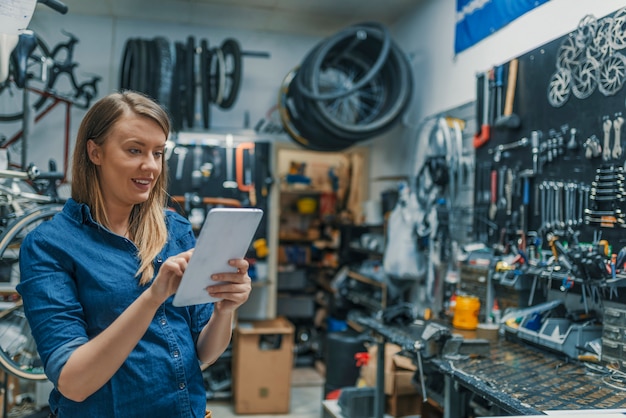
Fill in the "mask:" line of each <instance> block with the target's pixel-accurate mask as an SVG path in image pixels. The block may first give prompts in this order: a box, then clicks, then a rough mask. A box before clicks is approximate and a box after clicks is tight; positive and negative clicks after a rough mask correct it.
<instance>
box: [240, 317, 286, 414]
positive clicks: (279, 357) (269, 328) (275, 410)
mask: <svg viewBox="0 0 626 418" xmlns="http://www.w3.org/2000/svg"><path fill="white" fill-rule="evenodd" d="M294 332H295V327H294V326H293V324H292V323H291V322H289V321H288V320H287V319H285V318H283V317H278V318H276V319H270V320H263V321H252V322H239V323H238V324H237V326H236V327H235V331H234V335H233V365H232V367H233V397H234V403H235V413H237V414H287V413H289V403H290V397H291V371H292V368H293V341H294Z"/></svg>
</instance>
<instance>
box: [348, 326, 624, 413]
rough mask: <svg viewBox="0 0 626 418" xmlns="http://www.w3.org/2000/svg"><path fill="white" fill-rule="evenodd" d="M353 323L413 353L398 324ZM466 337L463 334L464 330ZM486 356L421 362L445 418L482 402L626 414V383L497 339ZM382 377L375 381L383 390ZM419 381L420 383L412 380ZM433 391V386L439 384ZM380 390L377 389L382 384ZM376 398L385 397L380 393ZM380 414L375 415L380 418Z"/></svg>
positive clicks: (508, 408)
mask: <svg viewBox="0 0 626 418" xmlns="http://www.w3.org/2000/svg"><path fill="white" fill-rule="evenodd" d="M354 321H355V322H357V323H358V324H359V325H361V326H362V327H363V328H365V329H368V330H370V331H371V332H372V333H373V334H374V335H376V336H377V337H379V338H380V339H381V340H382V341H380V343H381V344H384V343H385V342H391V343H394V344H397V345H400V346H401V347H402V348H403V349H404V350H406V351H407V352H408V353H409V354H411V352H412V351H413V353H412V354H415V355H416V353H415V348H414V347H415V344H414V342H415V337H414V336H413V335H411V333H410V331H409V332H407V331H406V329H405V328H404V327H402V326H393V325H392V326H390V325H386V324H383V323H382V322H380V321H378V320H377V319H373V318H371V317H358V318H354ZM454 331H455V330H454V329H452V332H454ZM464 335H465V338H468V337H467V332H464ZM489 351H490V355H489V356H488V357H475V358H467V357H463V358H458V359H453V360H452V359H446V358H443V357H441V356H435V357H432V358H430V359H426V360H424V364H423V369H424V372H425V376H426V377H425V382H426V383H425V386H426V389H427V396H428V397H429V398H434V399H435V400H436V401H437V402H438V403H440V405H441V406H442V407H443V411H444V418H459V417H464V416H467V413H468V412H469V401H470V399H472V398H474V399H475V398H476V397H479V398H482V399H483V400H485V401H487V402H486V404H489V405H493V406H494V407H495V408H497V409H496V411H501V414H502V415H506V414H510V415H541V414H544V413H545V412H544V411H548V410H582V409H586V410H589V409H606V410H608V409H611V410H622V409H624V410H626V391H625V390H626V379H625V382H620V381H616V380H612V379H611V376H609V375H608V374H602V373H600V372H599V371H598V370H597V369H595V368H593V369H592V368H588V367H586V366H585V365H584V364H583V363H579V362H572V361H567V360H566V359H565V358H564V357H562V356H559V355H557V354H554V353H551V352H548V351H545V350H543V349H540V348H536V347H531V346H529V345H526V344H525V343H523V342H517V341H510V340H508V339H506V338H505V337H504V336H500V338H499V339H498V341H497V342H492V343H491V344H490V350H489ZM383 379H384V376H379V377H378V380H377V389H378V390H377V392H382V390H383V389H382V388H383V387H384V380H383ZM414 380H415V381H416V383H419V379H414ZM441 380H443V385H440V386H439V387H438V388H437V389H440V390H436V389H433V388H434V386H433V385H432V383H437V384H440V383H441ZM381 384H382V386H379V385H381ZM380 396H384V394H381V395H380ZM380 417H382V415H378V418H380Z"/></svg>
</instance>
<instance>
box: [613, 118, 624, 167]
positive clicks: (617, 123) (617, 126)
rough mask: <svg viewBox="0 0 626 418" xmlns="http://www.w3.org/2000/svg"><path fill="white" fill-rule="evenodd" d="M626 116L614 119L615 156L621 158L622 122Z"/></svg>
mask: <svg viewBox="0 0 626 418" xmlns="http://www.w3.org/2000/svg"><path fill="white" fill-rule="evenodd" d="M623 123H624V118H623V117H621V116H618V117H616V118H615V120H614V121H613V129H614V130H615V139H614V140H613V141H614V142H613V158H619V157H621V156H622V124H623Z"/></svg>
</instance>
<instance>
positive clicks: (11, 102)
mask: <svg viewBox="0 0 626 418" xmlns="http://www.w3.org/2000/svg"><path fill="white" fill-rule="evenodd" d="M35 38H36V41H37V47H36V48H35V50H34V51H33V52H32V53H31V54H30V56H29V58H28V64H27V68H26V72H27V75H26V78H27V79H28V82H27V88H28V92H29V93H28V97H27V99H28V101H29V104H30V106H32V107H33V108H34V109H36V110H38V109H40V108H41V107H42V106H43V105H44V103H45V102H46V100H47V98H48V96H47V95H46V94H45V93H44V91H45V90H46V89H47V87H48V86H47V80H49V76H48V75H49V71H52V65H51V64H52V59H51V57H50V50H49V48H48V46H47V45H46V43H45V42H44V41H43V40H42V39H41V38H40V37H39V36H37V35H35ZM17 71H18V64H17V59H16V56H15V53H14V54H12V55H11V60H10V65H9V74H10V76H9V78H8V79H7V80H6V81H5V82H4V83H2V84H0V121H1V122H11V121H17V120H20V119H22V117H23V116H24V94H25V92H24V90H23V89H21V88H19V87H18V86H17V85H16V83H15V81H16V78H17V75H16V73H17Z"/></svg>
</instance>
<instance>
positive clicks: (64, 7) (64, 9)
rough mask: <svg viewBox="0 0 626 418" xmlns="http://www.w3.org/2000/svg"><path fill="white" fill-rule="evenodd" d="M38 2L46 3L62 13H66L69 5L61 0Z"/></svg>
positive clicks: (38, 0)
mask: <svg viewBox="0 0 626 418" xmlns="http://www.w3.org/2000/svg"><path fill="white" fill-rule="evenodd" d="M37 3H41V4H44V5H46V6H48V7H49V8H51V9H52V10H56V11H57V12H59V13H61V14H62V15H64V14H66V13H67V11H68V7H67V5H66V4H65V3H63V2H61V1H59V0H37Z"/></svg>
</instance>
